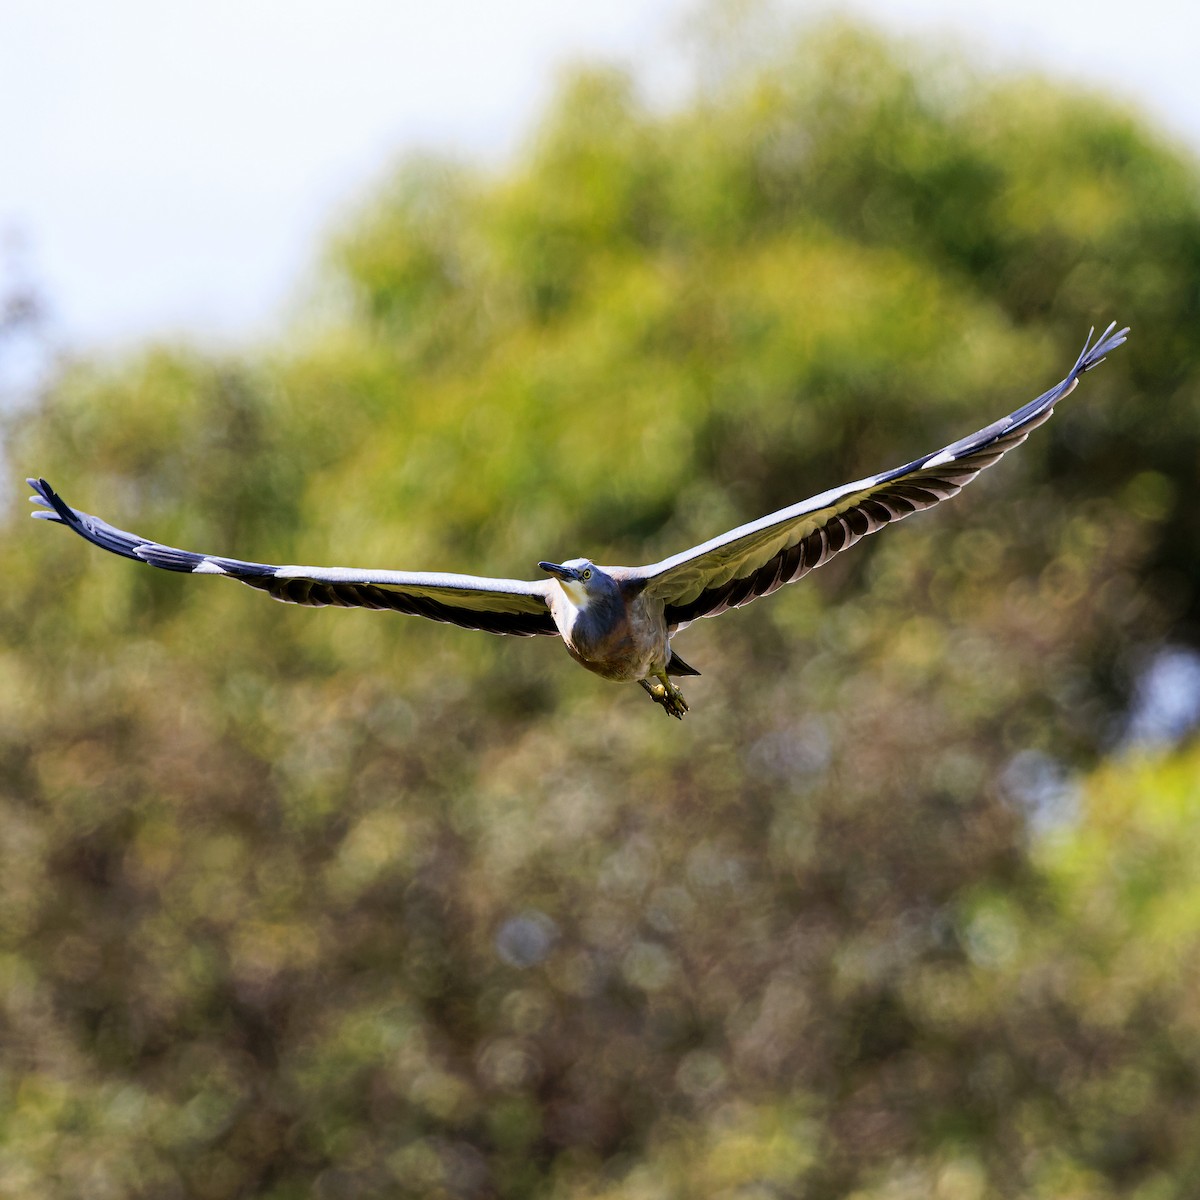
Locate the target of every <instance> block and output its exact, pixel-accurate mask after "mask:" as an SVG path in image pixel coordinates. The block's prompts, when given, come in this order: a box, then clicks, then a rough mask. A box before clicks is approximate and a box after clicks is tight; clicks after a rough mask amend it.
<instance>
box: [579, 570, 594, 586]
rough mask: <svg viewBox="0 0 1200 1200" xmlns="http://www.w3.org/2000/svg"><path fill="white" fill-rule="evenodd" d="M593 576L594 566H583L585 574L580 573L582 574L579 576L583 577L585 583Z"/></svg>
mask: <svg viewBox="0 0 1200 1200" xmlns="http://www.w3.org/2000/svg"><path fill="white" fill-rule="evenodd" d="M591 577H592V568H591V567H584V568H583V574H582V575H580V576H579V578H580V579H582V580H583V582H584V583H587V581H588V580H589V579H591Z"/></svg>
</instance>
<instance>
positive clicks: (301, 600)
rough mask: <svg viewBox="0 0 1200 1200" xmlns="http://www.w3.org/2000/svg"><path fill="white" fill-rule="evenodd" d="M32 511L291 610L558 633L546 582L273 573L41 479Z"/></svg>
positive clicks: (156, 563) (95, 539) (123, 551)
mask: <svg viewBox="0 0 1200 1200" xmlns="http://www.w3.org/2000/svg"><path fill="white" fill-rule="evenodd" d="M27 482H28V483H29V486H30V487H31V488H33V491H34V495H32V496H31V497H30V500H31V501H32V502H33V503H34V504H36V505H38V506H39V507H38V508H37V510H36V511H35V512H34V513H33V516H35V517H42V518H43V519H45V520H47V521H57V522H58V523H60V524H62V525H66V526H67V527H68V528H70V529H73V530H74V531H75V532H76V533H77V534H79V536H80V537H82V538H86V539H87V540H88V541H89V542H91V543H92V545H94V546H100V547H101V548H102V549H104V550H109V551H111V552H112V553H113V554H120V555H123V556H124V557H125V558H132V559H134V560H135V561H137V562H144V563H149V564H150V566H152V567H162V568H163V569H164V570H167V571H186V572H188V573H190V574H192V575H228V576H229V577H230V578H231V579H236V580H238V581H239V582H241V583H245V584H249V586H250V587H254V588H259V589H260V590H262V591H264V592H269V593H270V594H271V595H272V596H274V597H275V599H276V600H283V601H286V602H288V603H291V604H309V605H314V606H317V607H321V606H324V605H327V604H336V605H340V606H342V607H343V608H385V609H390V610H391V611H393V612H401V613H412V614H414V615H416V616H420V617H429V618H430V619H431V620H434V621H445V622H447V623H448V624H450V625H460V626H462V628H464V629H483V630H486V631H487V632H488V633H509V634H515V635H517V636H518V637H532V636H533V635H534V634H539V633H544V634H557V633H558V630H557V628H555V625H554V620H553V618H552V617H551V616H550V608H549V606H548V604H547V602H546V596H547V592H548V590H549V580H536V581H533V582H528V583H527V582H524V581H523V580H519V579H481V578H479V577H478V576H475V575H438V574H431V573H427V572H407V571H358V570H354V569H352V568H349V567H273V566H270V565H268V564H267V563H252V562H242V561H241V560H240V559H236V558H218V557H217V556H215V555H211V554H193V553H192V552H191V551H190V550H176V549H174V548H173V547H171V546H161V545H159V544H158V543H157V542H151V541H148V540H147V539H146V538H143V537H138V535H137V534H135V533H126V532H125V531H124V530H123V529H115V528H114V527H113V526H112V525H109V524H108V522H107V521H102V520H101V519H100V518H99V517H93V516H90V515H89V514H88V513H84V512H80V511H79V510H78V509H75V508H71V507H70V505H68V504H67V503H66V502H65V501H64V500H63V499H62V497H61V496H59V495H58V493H57V492H55V491H54V489H53V488H52V487H51V486H50V485H49V484H48V483H47V482H46V481H45V480H44V479H30V480H28V481H27Z"/></svg>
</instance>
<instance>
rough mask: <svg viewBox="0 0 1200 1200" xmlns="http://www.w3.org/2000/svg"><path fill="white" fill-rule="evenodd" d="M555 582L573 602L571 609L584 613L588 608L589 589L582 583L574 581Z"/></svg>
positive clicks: (562, 580) (560, 580)
mask: <svg viewBox="0 0 1200 1200" xmlns="http://www.w3.org/2000/svg"><path fill="white" fill-rule="evenodd" d="M555 582H556V583H557V584H558V586H559V587H560V588H562V590H563V591H564V592H565V593H566V597H567V599H568V600H569V601H570V602H571V607H572V608H576V609H578V610H579V611H580V612H583V610H584V609H585V608H587V606H588V594H587V589H586V588H585V587H584V586H583V584H582V583H579V582H578V581H576V580H574V579H556V580H555Z"/></svg>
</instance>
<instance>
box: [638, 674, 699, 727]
mask: <svg viewBox="0 0 1200 1200" xmlns="http://www.w3.org/2000/svg"><path fill="white" fill-rule="evenodd" d="M638 682H640V683H641V685H642V687H644V688H645V689H646V691H647V692H649V693H650V699H651V700H653V701H654V703H655V704H661V705H662V706H663V711H664V712H666V713H668V714H669V715H670V716H672V717H674V718H675V719H676V720H677V721H682V720H683V714H684V713H685V712H687V711H688V702H687V701H686V700H685V699H684V698H683V693H682V692H681V691H680V690H679V689H678V688H677V687H676V686H675V685H674V684H673V683H672V682H671V681H670V680H669V679H662V680H655V681H654V682H651V681H650V680H649V679H642V680H639V681H638Z"/></svg>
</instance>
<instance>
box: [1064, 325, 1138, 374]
mask: <svg viewBox="0 0 1200 1200" xmlns="http://www.w3.org/2000/svg"><path fill="white" fill-rule="evenodd" d="M1113 330H1116V332H1115V333H1114V332H1113ZM1095 331H1096V327H1095V326H1094V325H1093V326H1092V328H1091V329H1090V330H1089V331H1088V336H1087V341H1086V342H1084V344H1083V350H1082V352H1081V353H1080V355H1079V358H1078V360H1077V361H1076V363H1075V370H1074V372H1073V373H1074V374H1077V375H1082V374H1083V373H1084V372H1085V371H1090V370H1091V369H1092V368H1093V367H1098V366H1099V365H1100V364H1101V363H1102V362H1103V361H1104V359H1105V357H1106V356H1107V355H1108V354H1109V352H1110V351H1113V350H1115V349H1116V348H1117V347H1118V346H1123V345H1124V344H1125V341H1126V337H1127V335H1128V334H1129V326H1128V325H1126V326H1125V327H1124V328H1123V329H1117V323H1116V321H1110V322H1109V325H1108V328H1107V329H1105V331H1104V332H1103V333H1102V334H1101V335H1100V336H1099V337H1098V338H1097V339H1096V341H1095V342H1094V343H1093V342H1092V335H1093V334H1094V333H1095Z"/></svg>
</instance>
